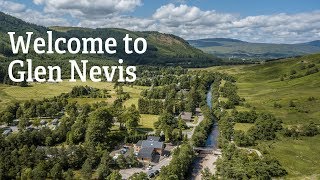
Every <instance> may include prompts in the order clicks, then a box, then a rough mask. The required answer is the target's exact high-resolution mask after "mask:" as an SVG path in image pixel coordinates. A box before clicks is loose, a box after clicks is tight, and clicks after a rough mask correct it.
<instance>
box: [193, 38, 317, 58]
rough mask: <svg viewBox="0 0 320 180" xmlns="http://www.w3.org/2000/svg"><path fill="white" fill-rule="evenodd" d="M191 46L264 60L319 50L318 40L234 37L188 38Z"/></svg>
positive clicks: (216, 53) (221, 55)
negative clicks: (297, 41) (257, 40)
mask: <svg viewBox="0 0 320 180" xmlns="http://www.w3.org/2000/svg"><path fill="white" fill-rule="evenodd" d="M188 42H189V43H190V44H191V45H192V46H194V47H197V48H199V49H201V50H203V51H204V52H207V53H210V54H213V55H215V56H217V57H221V58H230V59H243V60H266V59H277V58H285V57H293V56H300V55H306V54H313V53H318V52H320V46H319V41H313V42H309V43H300V44H270V43H250V42H245V41H240V40H236V39H227V38H210V39H199V40H189V41H188Z"/></svg>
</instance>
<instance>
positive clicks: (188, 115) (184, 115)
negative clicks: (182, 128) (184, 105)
mask: <svg viewBox="0 0 320 180" xmlns="http://www.w3.org/2000/svg"><path fill="white" fill-rule="evenodd" d="M180 116H181V119H183V120H189V121H190V120H191V117H192V113H191V112H182V113H181V114H180Z"/></svg>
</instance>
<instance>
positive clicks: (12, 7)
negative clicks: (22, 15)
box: [0, 0, 26, 12]
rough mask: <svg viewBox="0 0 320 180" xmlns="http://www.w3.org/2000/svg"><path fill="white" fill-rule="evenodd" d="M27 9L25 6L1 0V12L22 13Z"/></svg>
mask: <svg viewBox="0 0 320 180" xmlns="http://www.w3.org/2000/svg"><path fill="white" fill-rule="evenodd" d="M25 8H26V6H25V5H24V4H20V3H15V2H11V1H3V0H0V10H1V11H5V10H8V11H10V12H21V11H23V10H24V9H25Z"/></svg>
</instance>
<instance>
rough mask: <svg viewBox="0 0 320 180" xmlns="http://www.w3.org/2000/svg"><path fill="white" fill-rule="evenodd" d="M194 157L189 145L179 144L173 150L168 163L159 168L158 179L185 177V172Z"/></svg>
mask: <svg viewBox="0 0 320 180" xmlns="http://www.w3.org/2000/svg"><path fill="white" fill-rule="evenodd" d="M194 157H195V156H194V151H193V149H192V146H191V145H189V144H183V145H181V146H180V147H178V148H177V149H175V150H174V152H173V156H172V160H171V162H170V164H169V165H167V166H164V167H163V168H162V169H161V172H160V174H159V179H187V173H188V170H189V167H190V165H191V163H192V161H193V159H194Z"/></svg>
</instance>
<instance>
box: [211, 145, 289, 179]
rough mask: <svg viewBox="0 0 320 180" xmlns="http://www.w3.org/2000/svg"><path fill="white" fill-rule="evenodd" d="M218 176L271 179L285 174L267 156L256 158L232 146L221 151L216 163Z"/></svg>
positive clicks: (283, 170) (276, 162) (277, 163)
mask: <svg viewBox="0 0 320 180" xmlns="http://www.w3.org/2000/svg"><path fill="white" fill-rule="evenodd" d="M216 165H217V170H218V175H219V176H221V177H224V178H226V179H271V178H272V177H279V176H284V175H286V174H287V172H286V170H285V169H283V168H282V167H281V165H280V163H279V162H278V161H277V160H275V159H273V158H270V157H268V156H265V157H264V158H262V159H261V158H260V157H258V156H257V155H256V154H254V153H253V154H248V153H247V152H246V150H240V149H237V148H236V147H235V146H234V145H233V144H229V145H227V147H226V148H224V149H223V153H222V158H220V159H218V161H217V162H216Z"/></svg>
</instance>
